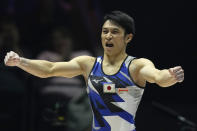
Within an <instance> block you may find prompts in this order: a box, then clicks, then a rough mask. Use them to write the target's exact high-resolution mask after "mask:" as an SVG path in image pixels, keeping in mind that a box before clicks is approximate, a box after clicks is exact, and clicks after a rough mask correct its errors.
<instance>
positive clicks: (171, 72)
mask: <svg viewBox="0 0 197 131" xmlns="http://www.w3.org/2000/svg"><path fill="white" fill-rule="evenodd" d="M168 71H169V72H170V74H171V75H172V76H174V72H173V69H172V68H170V69H169V70H168Z"/></svg>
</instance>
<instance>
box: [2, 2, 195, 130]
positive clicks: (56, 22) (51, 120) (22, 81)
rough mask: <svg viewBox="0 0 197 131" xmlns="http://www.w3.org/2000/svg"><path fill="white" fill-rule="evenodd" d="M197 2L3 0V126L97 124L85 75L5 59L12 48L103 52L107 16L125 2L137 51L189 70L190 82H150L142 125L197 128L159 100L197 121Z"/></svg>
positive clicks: (63, 54)
mask: <svg viewBox="0 0 197 131" xmlns="http://www.w3.org/2000/svg"><path fill="white" fill-rule="evenodd" d="M196 5H197V4H196V2H195V1H194V0H187V1H186V0H173V1H172V0H159V1H157V0H149V1H146V0H143V1H137V0H135V1H131V0H130V1H129V0H125V1H124V0H123V1H114V0H1V1H0V130H2V131H11V130H12V131H27V130H28V131H42V130H48V131H70V130H72V131H74V130H76V131H90V129H91V110H90V108H89V103H88V99H87V94H86V92H85V83H84V81H83V78H81V77H76V78H73V79H65V78H47V79H40V78H37V77H35V76H32V75H29V74H27V73H25V72H24V71H21V70H20V69H18V68H15V67H13V68H11V67H5V66H4V63H3V59H4V56H5V55H6V52H8V51H10V50H13V51H15V52H17V53H19V54H20V55H21V56H23V57H27V58H31V59H46V60H50V61H62V60H69V59H72V58H73V57H76V56H79V55H93V56H98V55H102V48H101V43H100V31H101V28H100V27H101V22H102V18H103V16H104V14H105V13H107V12H109V11H112V10H121V11H124V12H126V13H128V14H130V15H131V16H132V17H133V18H134V19H135V23H136V36H135V37H134V39H133V41H132V43H131V44H130V45H128V50H127V52H128V54H129V55H132V56H137V57H144V58H148V59H150V60H152V61H153V62H154V63H155V65H156V67H157V68H159V69H164V68H170V67H173V66H177V65H181V66H182V67H183V69H184V71H185V80H184V82H183V83H180V84H176V85H174V86H173V87H171V88H160V87H158V86H157V85H156V84H147V86H146V89H145V93H144V96H143V99H142V101H141V104H140V106H139V109H138V112H137V115H136V126H137V131H145V130H146V131H147V130H148V131H194V129H193V128H192V127H191V126H189V125H187V124H185V123H182V122H180V121H179V120H178V119H177V118H176V117H175V116H174V115H172V113H173V112H172V111H171V114H169V110H168V111H163V110H161V109H160V108H158V106H156V105H155V104H153V103H154V102H157V103H160V104H162V105H164V106H165V107H167V108H169V109H170V110H173V111H174V112H176V113H178V114H180V115H181V116H184V117H185V118H187V119H188V120H190V121H192V122H194V123H197V96H196V91H197V89H196V88H197V87H196V77H195V75H196V74H197V71H196V67H197V50H196V49H197V48H196V43H197V40H196V35H197V8H196ZM162 109H163V107H162ZM176 113H173V114H176Z"/></svg>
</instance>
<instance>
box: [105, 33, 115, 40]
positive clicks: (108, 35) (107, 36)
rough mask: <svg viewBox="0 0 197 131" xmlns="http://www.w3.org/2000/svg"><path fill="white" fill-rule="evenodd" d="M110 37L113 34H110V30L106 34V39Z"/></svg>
mask: <svg viewBox="0 0 197 131" xmlns="http://www.w3.org/2000/svg"><path fill="white" fill-rule="evenodd" d="M112 37H113V36H112V34H111V33H110V32H109V33H107V34H106V39H107V40H111V39H112Z"/></svg>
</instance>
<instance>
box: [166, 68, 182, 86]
mask: <svg viewBox="0 0 197 131" xmlns="http://www.w3.org/2000/svg"><path fill="white" fill-rule="evenodd" d="M169 72H170V74H171V75H172V77H174V78H175V79H176V81H177V82H183V80H184V70H183V69H182V67H181V66H176V67H174V68H170V69H169Z"/></svg>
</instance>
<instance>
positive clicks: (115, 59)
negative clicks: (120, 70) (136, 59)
mask: <svg viewBox="0 0 197 131" xmlns="http://www.w3.org/2000/svg"><path fill="white" fill-rule="evenodd" d="M126 56H127V54H126V53H121V54H118V55H108V54H105V53H104V63H106V64H110V65H113V64H116V63H119V62H120V61H123V60H124V59H125V58H126Z"/></svg>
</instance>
